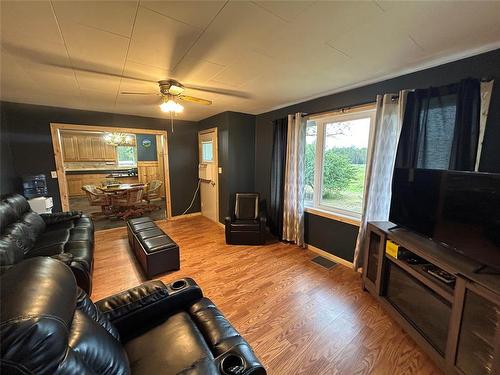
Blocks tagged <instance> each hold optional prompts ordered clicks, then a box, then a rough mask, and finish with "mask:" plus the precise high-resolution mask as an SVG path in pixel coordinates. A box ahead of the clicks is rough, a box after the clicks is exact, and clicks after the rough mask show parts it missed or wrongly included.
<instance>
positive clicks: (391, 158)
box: [354, 91, 408, 269]
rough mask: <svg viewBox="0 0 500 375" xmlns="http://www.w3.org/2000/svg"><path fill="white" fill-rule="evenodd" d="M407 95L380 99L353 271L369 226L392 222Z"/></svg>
mask: <svg viewBox="0 0 500 375" xmlns="http://www.w3.org/2000/svg"><path fill="white" fill-rule="evenodd" d="M407 94H408V91H400V93H399V99H398V95H397V94H385V95H384V96H381V95H378V96H377V112H376V116H375V123H374V124H373V125H372V127H371V129H370V133H371V134H370V144H369V146H368V159H367V160H368V165H367V168H366V177H365V192H364V196H363V212H362V215H361V223H360V226H359V234H358V239H357V242H356V250H355V251H354V269H358V268H359V267H360V266H361V265H362V262H363V254H364V246H365V234H366V224H367V222H368V221H386V220H388V219H389V210H390V205H391V185H392V174H393V170H394V162H395V159H396V151H397V147H398V140H399V135H400V133H401V126H402V123H403V116H404V108H405V104H406V97H407Z"/></svg>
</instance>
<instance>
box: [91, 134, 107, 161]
mask: <svg viewBox="0 0 500 375" xmlns="http://www.w3.org/2000/svg"><path fill="white" fill-rule="evenodd" d="M104 145H105V144H104V140H103V139H102V137H99V136H93V137H90V146H91V148H92V160H104V159H105V158H104Z"/></svg>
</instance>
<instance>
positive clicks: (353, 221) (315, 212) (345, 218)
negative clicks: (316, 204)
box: [304, 207, 361, 227]
mask: <svg viewBox="0 0 500 375" xmlns="http://www.w3.org/2000/svg"><path fill="white" fill-rule="evenodd" d="M304 211H305V212H307V213H310V214H313V215H317V216H321V217H326V218H327V219H332V220H336V221H341V222H342V223H347V224H351V225H355V226H357V227H359V225H360V222H361V221H360V220H359V219H358V218H356V217H352V216H347V215H342V214H339V213H337V212H332V211H327V210H322V209H320V208H313V207H305V208H304Z"/></svg>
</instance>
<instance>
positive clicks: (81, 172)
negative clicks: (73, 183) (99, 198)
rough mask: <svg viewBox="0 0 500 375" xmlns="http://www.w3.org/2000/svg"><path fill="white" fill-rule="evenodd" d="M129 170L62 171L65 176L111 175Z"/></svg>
mask: <svg viewBox="0 0 500 375" xmlns="http://www.w3.org/2000/svg"><path fill="white" fill-rule="evenodd" d="M129 169H130V168H125V169H123V168H122V169H67V170H66V171H64V173H65V174H67V175H72V174H111V173H127V171H128V170H129Z"/></svg>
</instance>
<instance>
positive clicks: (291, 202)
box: [283, 113, 306, 246]
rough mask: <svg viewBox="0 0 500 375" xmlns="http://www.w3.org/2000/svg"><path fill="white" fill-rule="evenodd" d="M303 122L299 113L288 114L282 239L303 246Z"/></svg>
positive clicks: (304, 129) (304, 133) (304, 124)
mask: <svg viewBox="0 0 500 375" xmlns="http://www.w3.org/2000/svg"><path fill="white" fill-rule="evenodd" d="M305 143H306V122H305V120H304V119H303V117H302V114H301V113H297V114H295V116H293V115H289V116H288V132H287V145H286V163H285V165H286V166H285V185H284V196H283V198H284V201H283V239H284V240H285V241H289V242H294V243H296V244H297V245H299V246H304V159H305Z"/></svg>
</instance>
